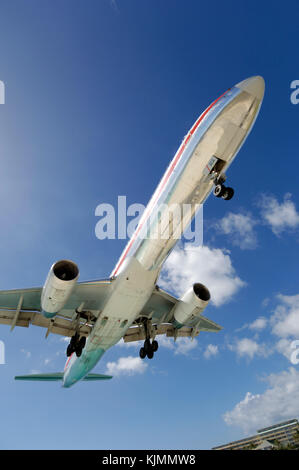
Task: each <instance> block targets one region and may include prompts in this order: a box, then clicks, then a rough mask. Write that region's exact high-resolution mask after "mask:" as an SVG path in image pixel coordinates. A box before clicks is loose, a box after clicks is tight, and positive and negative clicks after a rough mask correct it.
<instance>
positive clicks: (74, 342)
mask: <svg viewBox="0 0 299 470" xmlns="http://www.w3.org/2000/svg"><path fill="white" fill-rule="evenodd" d="M85 344H86V337H85V336H82V337H81V338H80V337H79V335H78V333H76V334H75V335H74V336H72V337H71V341H70V344H69V345H68V347H67V350H66V355H67V357H70V356H71V355H72V354H73V353H74V352H75V353H76V356H77V357H80V356H81V354H82V350H83V349H84V347H85Z"/></svg>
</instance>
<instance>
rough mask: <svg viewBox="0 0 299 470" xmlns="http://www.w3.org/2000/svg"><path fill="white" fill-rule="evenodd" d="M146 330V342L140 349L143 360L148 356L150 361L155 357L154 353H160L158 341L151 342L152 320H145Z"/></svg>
mask: <svg viewBox="0 0 299 470" xmlns="http://www.w3.org/2000/svg"><path fill="white" fill-rule="evenodd" d="M144 329H145V338H146V339H145V341H144V344H143V347H142V348H140V351H139V356H140V358H141V359H145V357H146V356H147V357H148V358H149V359H152V358H153V357H154V353H155V352H156V351H158V347H159V345H158V341H156V340H155V339H154V340H153V341H152V342H151V339H150V333H151V323H150V320H145V322H144Z"/></svg>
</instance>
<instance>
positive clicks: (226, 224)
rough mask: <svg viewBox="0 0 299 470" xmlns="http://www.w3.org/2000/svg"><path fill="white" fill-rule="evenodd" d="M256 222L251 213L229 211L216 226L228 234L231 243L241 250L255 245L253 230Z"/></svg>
mask: <svg viewBox="0 0 299 470" xmlns="http://www.w3.org/2000/svg"><path fill="white" fill-rule="evenodd" d="M257 223H258V222H257V221H256V220H255V219H254V218H253V217H252V215H251V214H233V213H232V212H229V213H228V214H227V215H226V216H225V217H223V219H221V220H220V222H218V223H217V225H216V226H217V228H218V229H219V230H220V231H222V232H223V233H225V234H226V235H229V236H230V241H231V243H232V244H233V245H236V246H239V247H240V248H241V249H242V250H253V249H255V248H256V247H257V236H256V233H255V231H254V226H255V225H256V224H257Z"/></svg>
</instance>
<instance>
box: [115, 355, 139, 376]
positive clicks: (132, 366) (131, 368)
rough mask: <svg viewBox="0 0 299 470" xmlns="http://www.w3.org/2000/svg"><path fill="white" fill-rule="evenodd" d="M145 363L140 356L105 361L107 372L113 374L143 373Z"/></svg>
mask: <svg viewBox="0 0 299 470" xmlns="http://www.w3.org/2000/svg"><path fill="white" fill-rule="evenodd" d="M146 368H147V363H146V362H145V361H143V360H142V359H140V357H132V356H128V357H120V358H119V359H118V361H116V362H108V363H107V372H106V373H107V374H109V375H113V376H115V377H116V376H120V375H135V374H143V373H144V372H145V370H146Z"/></svg>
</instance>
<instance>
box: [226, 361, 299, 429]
mask: <svg viewBox="0 0 299 470" xmlns="http://www.w3.org/2000/svg"><path fill="white" fill-rule="evenodd" d="M265 380H266V382H267V383H268V384H269V388H267V389H266V391H265V392H264V393H262V394H256V395H254V394H252V393H251V392H247V393H246V395H245V397H244V399H243V400H241V401H240V402H239V403H237V404H236V405H235V407H234V408H233V409H232V410H231V411H227V412H226V413H225V414H224V416H223V418H224V421H225V422H226V424H228V425H231V426H238V427H241V428H242V429H243V431H244V432H245V433H247V434H249V433H255V432H256V430H257V429H259V428H262V427H265V426H269V425H270V424H273V423H276V422H279V421H284V420H287V419H290V418H294V417H296V416H298V415H299V370H296V369H295V368H293V367H291V368H290V369H288V370H286V371H283V372H280V373H278V374H271V375H269V376H268V377H266V379H265Z"/></svg>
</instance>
